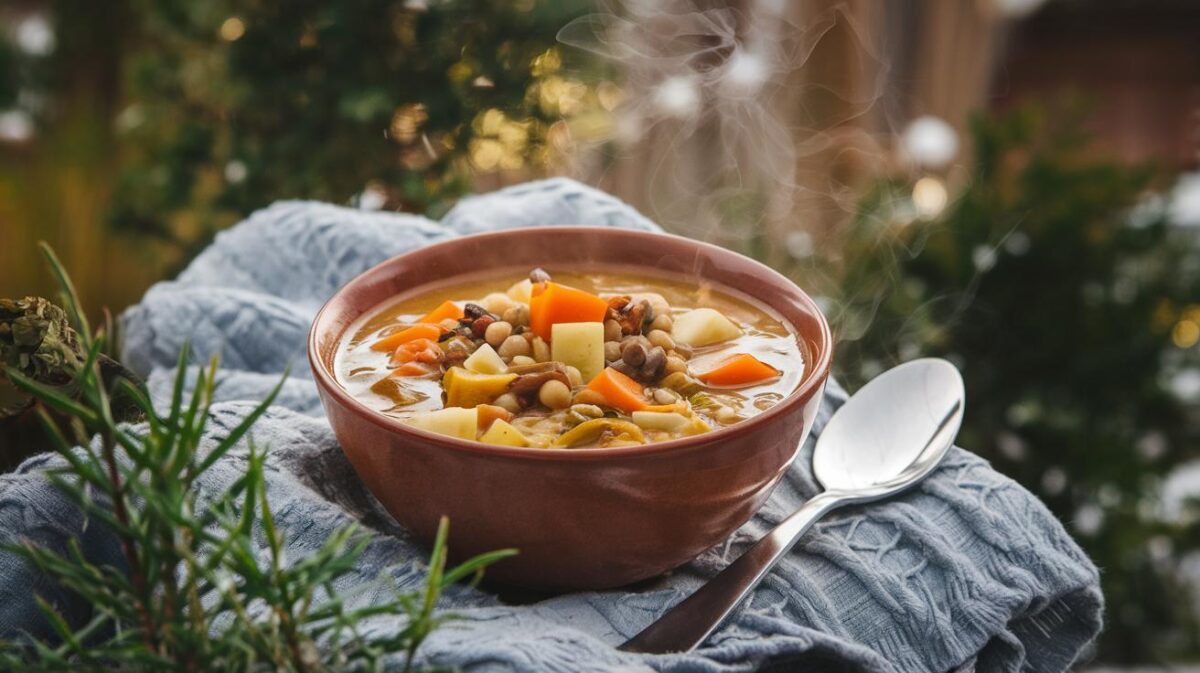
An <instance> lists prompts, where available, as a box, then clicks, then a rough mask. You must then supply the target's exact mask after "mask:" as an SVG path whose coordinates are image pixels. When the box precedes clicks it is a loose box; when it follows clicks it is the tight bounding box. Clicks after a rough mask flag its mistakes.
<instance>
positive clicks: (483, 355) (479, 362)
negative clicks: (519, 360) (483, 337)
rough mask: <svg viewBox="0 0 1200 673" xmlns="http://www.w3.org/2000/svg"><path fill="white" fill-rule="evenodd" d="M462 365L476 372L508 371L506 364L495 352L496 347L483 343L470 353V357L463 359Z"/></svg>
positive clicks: (494, 372)
mask: <svg viewBox="0 0 1200 673" xmlns="http://www.w3.org/2000/svg"><path fill="white" fill-rule="evenodd" d="M463 367H466V368H467V369H468V370H470V371H473V372H475V373H476V374H503V373H504V372H506V371H508V365H506V364H504V360H502V359H500V356H499V355H498V354H497V353H496V349H495V348H492V347H491V346H489V345H488V344H483V345H482V346H480V347H479V348H476V349H475V352H474V353H471V357H469V358H467V359H466V360H463Z"/></svg>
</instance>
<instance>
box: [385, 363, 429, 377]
mask: <svg viewBox="0 0 1200 673" xmlns="http://www.w3.org/2000/svg"><path fill="white" fill-rule="evenodd" d="M437 370H438V368H437V367H434V366H433V365H430V364H425V363H424V362H405V363H404V364H402V365H400V366H399V367H397V368H395V369H393V370H392V376H429V375H431V374H433V373H435V372H436V371H437Z"/></svg>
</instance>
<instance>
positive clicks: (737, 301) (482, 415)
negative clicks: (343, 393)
mask: <svg viewBox="0 0 1200 673" xmlns="http://www.w3.org/2000/svg"><path fill="white" fill-rule="evenodd" d="M548 268H549V277H550V282H549V283H546V282H540V283H531V282H530V280H529V278H530V277H535V278H537V279H539V280H544V279H545V277H544V276H539V275H537V274H538V273H539V272H541V270H540V269H539V270H537V271H535V272H533V273H532V274H529V276H526V275H525V274H522V273H520V272H519V271H513V272H511V273H507V274H504V275H498V276H490V277H481V278H480V279H474V280H468V281H464V282H461V283H457V284H451V285H445V286H440V287H437V288H435V289H432V290H430V291H427V292H424V293H422V294H420V295H418V296H414V297H411V298H408V299H403V300H400V301H391V302H385V303H384V304H382V305H381V306H379V307H377V308H375V309H372V310H371V311H368V312H367V313H366V314H365V315H364V316H363V317H362V318H360V319H359V320H358V321H357V322H355V323H354V324H353V325H351V327H350V328H349V329H348V330H347V331H346V334H345V336H344V337H343V340H342V343H341V344H340V345H339V348H338V353H337V356H336V358H335V372H336V376H337V379H338V381H339V383H340V384H341V385H342V386H343V387H344V388H345V389H346V390H347V391H348V392H349V393H350V394H351V395H353V396H354V397H356V398H357V399H359V400H360V401H362V402H363V403H364V404H366V405H367V406H368V407H370V408H371V409H374V410H376V411H378V412H379V413H382V414H385V415H387V416H391V417H395V418H398V419H401V420H404V421H406V422H409V423H411V424H412V425H414V426H416V427H421V428H423V429H426V430H430V431H433V432H440V433H442V434H447V435H452V436H458V437H460V438H463V439H476V440H479V441H483V442H486V443H493V444H500V445H509V446H531V447H543V448H544V447H554V448H588V447H597V446H626V445H634V444H642V443H647V442H655V441H664V440H668V439H674V438H678V437H682V436H688V435H692V434H698V433H701V432H706V431H709V430H712V429H717V428H720V427H722V426H726V425H731V424H733V423H736V422H738V421H739V420H742V419H745V418H748V417H750V416H752V415H754V414H756V413H760V412H761V411H764V410H766V409H768V408H770V407H771V406H773V405H775V404H776V403H778V402H779V401H781V400H782V399H783V398H784V397H786V396H787V395H788V394H789V393H790V392H791V391H792V390H794V389H795V388H796V386H797V385H798V384H799V383H800V381H801V379H802V378H803V375H804V367H805V363H804V358H803V356H802V353H801V350H800V347H799V342H798V337H797V336H796V334H795V332H794V331H793V330H792V329H791V328H790V326H788V325H787V324H786V323H785V322H784V321H783V320H782V319H780V318H778V317H776V316H775V315H773V314H771V313H770V312H769V311H768V310H767V309H765V308H763V307H760V306H758V305H756V304H754V303H752V302H751V301H748V300H746V299H742V298H739V297H737V296H734V295H733V294H731V293H728V292H724V291H722V290H719V289H716V288H714V287H712V286H711V285H708V284H706V283H704V282H703V281H699V282H698V283H686V282H681V281H676V280H668V279H664V278H658V277H653V276H640V275H634V274H630V273H626V272H621V271H609V270H597V271H594V272H578V271H576V272H571V271H566V270H558V269H555V268H553V267H548ZM552 285H553V286H557V287H556V288H555V289H565V290H566V291H572V290H578V291H582V292H583V293H587V294H588V295H593V297H592V298H591V300H592V301H593V302H594V301H595V297H599V298H600V299H603V300H605V301H606V302H609V304H610V305H612V306H616V307H619V309H618V310H614V309H613V308H610V309H609V310H608V313H607V315H606V317H605V319H604V320H599V321H595V322H600V324H601V326H600V327H596V326H595V325H594V324H591V325H589V323H588V322H585V321H579V322H575V321H574V320H572V321H571V322H570V323H569V324H568V325H567V326H566V327H557V326H546V325H539V324H535V325H532V326H531V325H530V322H531V318H530V312H531V309H534V310H533V313H534V317H533V322H535V323H537V322H538V314H539V309H540V308H541V307H538V308H537V309H535V307H534V304H536V303H537V302H538V301H539V299H537V297H539V296H540V297H543V299H542V300H541V301H542V306H544V305H545V304H546V302H548V301H550V300H548V299H545V297H550V296H551V295H550V294H545V295H543V294H542V293H543V292H544V291H545V289H546V288H548V287H549V286H552ZM530 293H532V297H530ZM614 298H628V299H629V301H628V302H627V303H625V304H624V305H623V307H622V306H621V305H622V301H623V300H622V299H614ZM585 300H586V297H585ZM643 303H644V305H643V306H639V305H640V304H643ZM455 308H457V309H458V314H457V315H453V316H452V317H450V318H441V319H440V320H437V321H436V322H433V321H432V318H438V317H439V316H441V315H444V314H445V312H446V311H447V310H448V309H455ZM464 308H466V309H467V311H468V312H467V315H466V316H463V315H462V309H464ZM639 309H645V310H646V314H645V316H644V317H643V318H642V320H638V317H637V313H638V310H639ZM664 309H665V310H664ZM695 309H706V310H704V311H695ZM708 309H710V310H711V311H707V310H708ZM479 310H484V313H483V315H484V316H487V318H485V319H484V320H483V321H482V323H481V324H484V325H485V326H486V325H490V323H492V322H502V323H504V325H501V326H499V327H496V328H494V329H493V330H492V331H491V332H488V331H487V330H486V329H483V330H478V329H477V330H476V331H475V333H472V331H471V330H472V322H471V321H472V313H478V311H479ZM541 312H542V313H545V311H544V310H541ZM712 312H715V313H716V314H719V316H723V318H724V319H726V320H727V322H728V323H731V324H732V326H733V327H728V328H726V329H729V330H732V331H729V332H727V333H726V337H725V338H723V339H719V340H717V341H715V342H712V343H703V342H707V341H709V340H710V339H713V338H716V337H712V336H711V333H712V332H713V329H716V328H712V329H710V327H712V326H711V325H709V324H708V323H709V322H712V321H714V320H715V321H716V322H717V323H719V324H718V327H719V325H720V324H725V323H722V322H721V320H720V318H719V317H718V318H713V316H712ZM689 313H692V315H690V316H689V315H687V314H689ZM663 314H666V316H669V317H667V318H660V317H659V316H661V315H663ZM701 314H704V315H703V316H701ZM431 316H432V318H431ZM505 318H507V320H506V319H505ZM652 318H653V319H652ZM701 318H703V319H701ZM614 319H619V322H620V323H621V324H622V325H624V326H625V328H626V329H625V330H624V331H623V332H622V333H620V336H619V337H617V338H614V336H616V334H617V333H616V332H614V331H613V330H614V326H613V325H612V324H606V323H612V322H614V321H616V320H614ZM655 320H657V322H655ZM706 320H707V321H708V322H706ZM643 321H644V322H643ZM541 322H542V323H544V322H545V319H543V320H542V321H541ZM556 322H558V321H556ZM635 323H637V324H635ZM435 325H437V329H436V330H435V329H434V326H435ZM697 325H700V326H699V327H697ZM415 326H417V327H418V329H415V330H414V329H413V328H414V327H415ZM505 326H507V327H509V328H512V329H508V330H506V329H505ZM572 326H583V327H581V328H579V329H578V330H577V331H579V332H581V333H582V334H585V335H586V336H580V337H579V338H578V339H576V335H575V334H571V335H569V338H571V339H572V340H573V343H574V341H575V340H579V341H580V343H581V345H580V347H579V349H576V348H572V349H571V350H570V351H568V349H567V346H566V345H565V344H566V342H567V339H568V335H567V332H566V330H568V329H573V327H572ZM664 328H665V329H664ZM734 328H736V329H734ZM547 329H553V330H554V331H553V333H554V334H555V335H558V336H557V338H549V339H543V338H541V337H540V336H534V333H535V332H538V331H541V332H545V333H546V335H547V336H550V332H548V331H546V330H547ZM406 330H412V331H410V332H408V331H406ZM559 330H563V331H559ZM605 330H607V331H605ZM597 331H599V332H603V333H604V334H605V336H604V337H602V338H603V342H602V343H601V348H602V350H604V352H605V355H604V356H603V359H602V360H601V359H599V357H597V356H596V355H595V353H594V348H593V349H592V350H591V351H589V350H587V346H588V345H589V344H586V343H583V342H587V341H589V340H591V339H593V337H594V335H595V333H598V332H597ZM717 331H718V332H719V331H720V330H719V329H718V330H717ZM418 332H419V333H420V334H421V336H413V334H415V333H418ZM493 332H495V334H493ZM654 332H660V333H659V334H653V333H654ZM501 334H508V336H509V337H511V338H516V337H520V338H523V339H524V340H525V341H526V343H527V346H523V345H522V344H521V343H519V339H517V340H515V341H511V342H510V341H509V339H508V338H505V339H503V340H501V339H499V338H498V337H499V336H500V335H501ZM697 334H700V335H701V336H696V335H697ZM664 335H665V336H670V337H672V338H671V339H663V337H664ZM424 338H427V340H422V339H424ZM556 341H558V342H559V343H556ZM613 341H615V342H616V343H615V344H613V343H609V342H613ZM689 341H690V342H701V343H699V344H698V345H693V343H689ZM493 342H494V343H493ZM539 342H540V343H539ZM635 342H636V343H638V344H639V345H637V346H636V347H635V350H638V351H639V352H638V354H637V355H639V356H640V355H641V354H642V353H647V354H648V356H647V358H646V359H649V360H655V361H657V360H661V359H662V355H665V356H667V359H666V364H665V365H663V366H659V367H658V368H657V371H652V366H653V364H654V363H653V362H647V363H645V365H644V367H646V369H645V370H643V369H639V368H638V367H633V366H630V364H629V363H628V362H626V360H629V361H632V362H635V363H636V362H637V361H638V360H640V359H642V358H640V357H636V356H635V357H626V356H625V353H624V351H625V349H626V348H627V347H629V346H632V345H634V344H635ZM393 343H398V344H400V345H398V346H397V347H396V348H395V349H392V348H391V345H392V344H393ZM590 345H591V346H593V347H594V346H595V345H596V343H595V342H594V341H593V342H592V343H591V344H590ZM560 347H561V351H562V352H563V353H564V354H565V355H564V356H563V360H566V361H569V364H571V365H578V366H565V365H567V364H568V363H567V362H562V363H561V364H559V362H560V361H559V360H557V359H556V358H555V357H554V356H556V355H558V353H559V351H560ZM656 347H657V348H658V350H662V351H663V352H662V354H661V355H659V354H655V353H653V352H652V351H654V350H655V349H656ZM664 347H665V348H664ZM580 349H583V350H580ZM479 350H491V351H495V352H494V353H484V354H481V356H480V357H473V358H468V359H467V361H466V362H465V363H464V360H463V357H464V355H467V356H472V355H475V353H476V351H479ZM579 353H583V355H579ZM484 355H486V356H488V357H486V358H485V357H483V356H484ZM491 355H496V356H497V357H496V358H495V359H493V358H491V357H490V356H491ZM613 356H615V357H613ZM484 360H487V362H483V361H484ZM481 363H482V364H481ZM595 363H598V364H597V365H596V366H591V365H592V364H595ZM731 363H733V364H731ZM464 364H465V365H466V366H464ZM681 364H682V365H683V367H682V371H681ZM452 370H453V371H452ZM571 370H574V371H571ZM613 370H616V373H614V371H613ZM772 370H773V371H772ZM547 372H551V373H550V374H547ZM553 372H557V373H553ZM596 372H600V373H599V374H596ZM622 372H624V373H626V374H629V377H628V378H626V377H624V376H623V375H622ZM675 372H680V374H679V375H674V376H673V375H672V374H673V373H675ZM514 375H515V376H516V378H513V377H514ZM548 376H549V378H547V377H548ZM489 377H490V378H489ZM537 377H541V379H545V380H551V379H558V380H560V381H561V383H563V384H565V385H564V386H562V387H559V386H558V385H557V384H551V386H550V388H553V390H545V391H543V390H541V389H540V387H537V388H534V389H531V390H525V391H524V393H523V394H520V393H518V392H516V391H519V390H521V388H522V386H523V383H522V382H525V383H537ZM598 378H605V379H606V381H603V382H597V381H595V379H598ZM503 379H511V380H509V381H508V382H507V383H503ZM607 379H611V380H607ZM518 380H519V381H521V382H518ZM614 381H615V382H617V383H621V382H624V383H626V384H631V385H632V384H633V382H634V381H636V383H637V385H636V386H632V387H631V390H634V397H635V398H637V399H632V400H624V396H625V395H624V392H622V391H618V392H621V396H622V400H624V401H621V400H617V399H616V398H615V397H614V394H613V393H611V392H610V394H609V396H608V398H605V397H604V395H603V394H602V393H601V394H597V392H596V391H613V390H614V388H613V386H612V385H611V383H612V382H614ZM602 384H610V385H608V387H604V385H602ZM543 385H544V383H543ZM452 386H454V387H455V388H454V393H455V397H457V398H458V399H457V400H452V399H450V397H451V395H450V389H451V387H452ZM524 387H525V388H528V386H524ZM618 387H619V386H618ZM639 387H640V393H639V392H637V390H636V389H637V388H639ZM563 388H565V389H566V390H567V391H568V393H569V398H567V397H562V395H563ZM485 389H487V390H490V391H491V392H483V393H482V397H481V396H480V395H476V394H475V393H476V392H477V391H481V390H485ZM462 391H467V392H466V393H463V392H462ZM508 391H514V393H513V394H509V395H507V396H504V393H505V392H508ZM497 393H499V394H498V395H497ZM554 393H557V394H558V395H557V396H556V395H555V394H554ZM464 395H467V397H464ZM560 398H561V399H560ZM463 399H471V402H472V403H471V404H470V406H472V407H476V408H475V409H471V410H469V411H470V414H469V418H468V417H467V416H466V415H464V414H466V413H467V412H465V411H462V410H458V411H453V412H451V411H449V406H448V403H450V402H454V403H455V404H456V405H460V404H461V405H462V406H463V407H466V406H468V404H467V403H463V402H462V401H461V400H463ZM597 412H598V413H597ZM452 416H453V418H451V417H452ZM497 418H499V419H500V420H503V421H504V423H501V424H497V423H496V419H497ZM589 421H592V422H590V423H588V422H589ZM472 422H473V423H474V427H473V432H472V429H471V423H472ZM493 425H495V428H496V431H495V432H489V430H492V429H493V428H492V426H493ZM502 426H503V430H501V428H502ZM509 427H511V428H512V429H514V430H515V431H516V433H517V434H513V433H512V432H511V431H509V430H508V428H509ZM572 430H575V432H574V433H572Z"/></svg>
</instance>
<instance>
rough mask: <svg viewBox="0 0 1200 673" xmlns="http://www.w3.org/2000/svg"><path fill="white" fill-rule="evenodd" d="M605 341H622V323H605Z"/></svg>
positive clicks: (613, 321) (609, 321)
mask: <svg viewBox="0 0 1200 673" xmlns="http://www.w3.org/2000/svg"><path fill="white" fill-rule="evenodd" d="M604 340H605V341H620V340H621V323H619V322H617V321H616V320H605V321H604Z"/></svg>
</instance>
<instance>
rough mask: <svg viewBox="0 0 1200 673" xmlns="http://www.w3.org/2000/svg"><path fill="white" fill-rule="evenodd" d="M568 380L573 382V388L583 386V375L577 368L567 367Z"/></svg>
mask: <svg viewBox="0 0 1200 673" xmlns="http://www.w3.org/2000/svg"><path fill="white" fill-rule="evenodd" d="M567 380H569V381H570V382H571V387H575V386H581V385H583V374H582V373H580V371H579V369H578V368H577V367H572V366H571V365H567Z"/></svg>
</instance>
